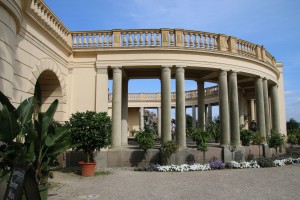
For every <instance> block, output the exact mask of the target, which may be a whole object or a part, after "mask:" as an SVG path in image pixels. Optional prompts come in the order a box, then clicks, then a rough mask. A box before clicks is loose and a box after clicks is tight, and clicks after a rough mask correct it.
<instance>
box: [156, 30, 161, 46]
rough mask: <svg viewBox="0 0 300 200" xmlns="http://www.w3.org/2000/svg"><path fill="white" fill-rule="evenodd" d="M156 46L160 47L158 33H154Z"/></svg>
mask: <svg viewBox="0 0 300 200" xmlns="http://www.w3.org/2000/svg"><path fill="white" fill-rule="evenodd" d="M156 46H160V34H159V32H157V33H156Z"/></svg>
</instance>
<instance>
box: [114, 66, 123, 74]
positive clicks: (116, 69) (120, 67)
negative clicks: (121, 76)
mask: <svg viewBox="0 0 300 200" xmlns="http://www.w3.org/2000/svg"><path fill="white" fill-rule="evenodd" d="M111 68H112V69H113V73H122V66H111Z"/></svg>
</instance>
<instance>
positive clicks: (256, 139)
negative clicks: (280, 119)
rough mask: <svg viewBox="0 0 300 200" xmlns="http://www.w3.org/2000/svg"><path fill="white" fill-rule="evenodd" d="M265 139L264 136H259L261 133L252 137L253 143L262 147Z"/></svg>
mask: <svg viewBox="0 0 300 200" xmlns="http://www.w3.org/2000/svg"><path fill="white" fill-rule="evenodd" d="M265 139H266V138H265V137H264V136H262V135H261V134H259V133H257V132H256V133H254V134H253V136H252V143H253V144H254V145H261V144H263V143H264V141H265Z"/></svg>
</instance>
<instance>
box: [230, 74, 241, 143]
mask: <svg viewBox="0 0 300 200" xmlns="http://www.w3.org/2000/svg"><path fill="white" fill-rule="evenodd" d="M229 104H230V133H231V134H230V144H231V145H234V146H239V145H240V122H239V99H238V86H237V72H235V71H231V72H230V73H229Z"/></svg>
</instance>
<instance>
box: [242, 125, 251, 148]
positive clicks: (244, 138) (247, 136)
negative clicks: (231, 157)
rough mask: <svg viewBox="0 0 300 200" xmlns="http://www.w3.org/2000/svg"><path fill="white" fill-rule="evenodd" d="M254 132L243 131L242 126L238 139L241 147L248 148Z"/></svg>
mask: <svg viewBox="0 0 300 200" xmlns="http://www.w3.org/2000/svg"><path fill="white" fill-rule="evenodd" d="M253 135H254V132H253V131H251V130H248V129H244V126H241V127H240V139H241V141H242V145H244V146H249V145H250V140H251V139H252V137H253Z"/></svg>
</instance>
